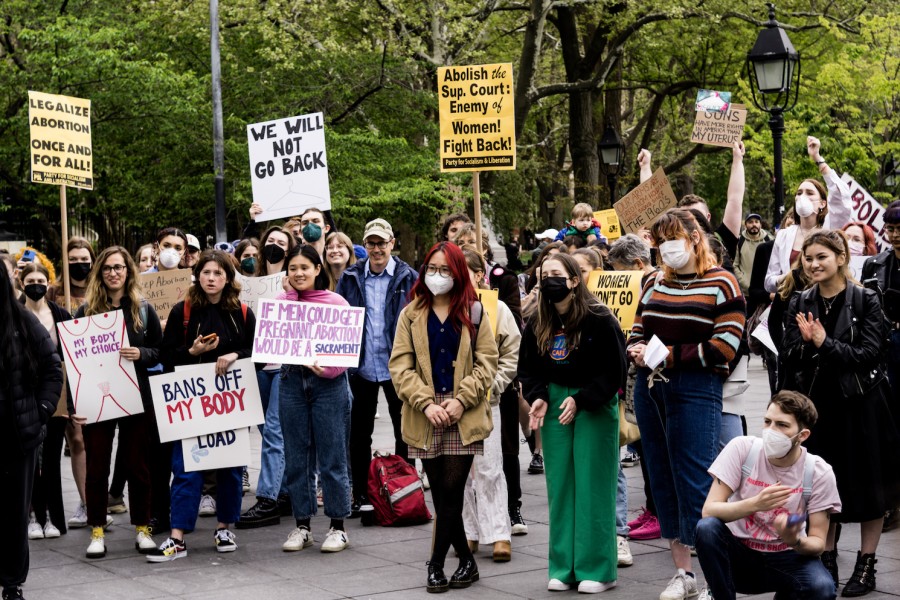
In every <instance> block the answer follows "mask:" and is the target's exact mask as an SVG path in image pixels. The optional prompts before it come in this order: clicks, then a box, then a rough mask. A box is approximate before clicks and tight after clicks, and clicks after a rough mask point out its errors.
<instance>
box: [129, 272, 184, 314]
mask: <svg viewBox="0 0 900 600" xmlns="http://www.w3.org/2000/svg"><path fill="white" fill-rule="evenodd" d="M190 287H191V270H190V269H174V270H172V271H160V272H158V273H141V293H142V294H143V295H144V300H146V301H147V302H149V303H150V304H152V305H153V310H155V311H156V314H157V315H159V318H160V320H163V321H165V320H166V319H168V318H169V312H170V311H171V310H172V307H173V306H175V305H176V304H178V303H179V302H181V301H182V300H184V298H185V296H187V292H188V288H190Z"/></svg>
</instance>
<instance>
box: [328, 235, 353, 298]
mask: <svg viewBox="0 0 900 600" xmlns="http://www.w3.org/2000/svg"><path fill="white" fill-rule="evenodd" d="M332 240H337V241H338V242H340V243H341V245H342V246H344V247H345V248H346V249H347V251H348V252H350V258H349V259H347V264H346V265H344V266H343V269H342V270H346V269H348V268H350V266H351V265H355V264H356V250H355V249H354V248H353V240H351V239H350V237H349V236H348V235H347V234H346V233H343V232H340V231H332V232H331V233H329V234H328V235H327V236H325V253H326V254H327V253H328V244H330V243H331V241H332ZM322 270H323V271H325V274H326V275H327V276H328V289H329V290H330V291H332V292H333V291H334V290H335V288H336V287H337V279H335V278H334V273H332V272H331V265H330V264H329V263H328V261H327V260H325V261H323V263H322Z"/></svg>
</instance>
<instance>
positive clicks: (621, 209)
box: [613, 167, 678, 233]
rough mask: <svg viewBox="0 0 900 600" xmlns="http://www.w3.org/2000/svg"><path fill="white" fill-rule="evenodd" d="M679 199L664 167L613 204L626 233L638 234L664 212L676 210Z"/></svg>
mask: <svg viewBox="0 0 900 600" xmlns="http://www.w3.org/2000/svg"><path fill="white" fill-rule="evenodd" d="M677 204H678V199H677V198H675V192H673V191H672V186H671V185H669V178H668V177H666V174H665V172H664V171H663V169H662V167H660V168H658V169H657V170H656V172H655V173H653V177H651V178H650V179H648V180H647V181H645V182H644V183H642V184H640V185H639V186H637V187H636V188H634V189H633V190H631V191H630V192H628V193H627V194H625V196H624V197H623V198H622V199H621V200H619V201H618V202H616V203H615V204H613V208H614V209H615V211H616V214H617V215H619V224H620V225H621V229H622V231H623V232H624V233H637V231H638V230H640V229H641V228H643V227H650V225H652V224H653V223H654V222H655V221H656V220H657V219H658V218H659V217H660V216H661V215H662V214H663V213H664V212H666V211H667V210H669V209H670V208H675V205H677Z"/></svg>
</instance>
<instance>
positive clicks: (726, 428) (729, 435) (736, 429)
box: [719, 412, 744, 450]
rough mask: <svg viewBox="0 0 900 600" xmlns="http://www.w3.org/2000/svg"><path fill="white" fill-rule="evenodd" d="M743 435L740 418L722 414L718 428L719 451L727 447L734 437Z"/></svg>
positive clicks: (731, 414) (734, 415)
mask: <svg viewBox="0 0 900 600" xmlns="http://www.w3.org/2000/svg"><path fill="white" fill-rule="evenodd" d="M742 435H744V424H743V423H741V416H740V415H736V414H734V413H726V412H723V413H722V425H721V427H719V450H722V448H724V447H725V446H727V445H728V442H730V441H731V440H733V439H734V438H736V437H740V436H742Z"/></svg>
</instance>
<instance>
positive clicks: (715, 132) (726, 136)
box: [691, 104, 747, 148]
mask: <svg viewBox="0 0 900 600" xmlns="http://www.w3.org/2000/svg"><path fill="white" fill-rule="evenodd" d="M695 114H696V117H694V130H693V131H692V132H691V141H692V142H693V143H695V144H706V145H707V146H720V147H723V148H731V147H732V146H734V143H735V142H739V141H741V138H742V137H743V135H744V123H746V122H747V109H746V107H744V105H742V104H732V105H731V106H730V107H729V108H728V110H727V111H725V112H717V111H715V112H714V111H701V110H698V111H697V112H696V113H695Z"/></svg>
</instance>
